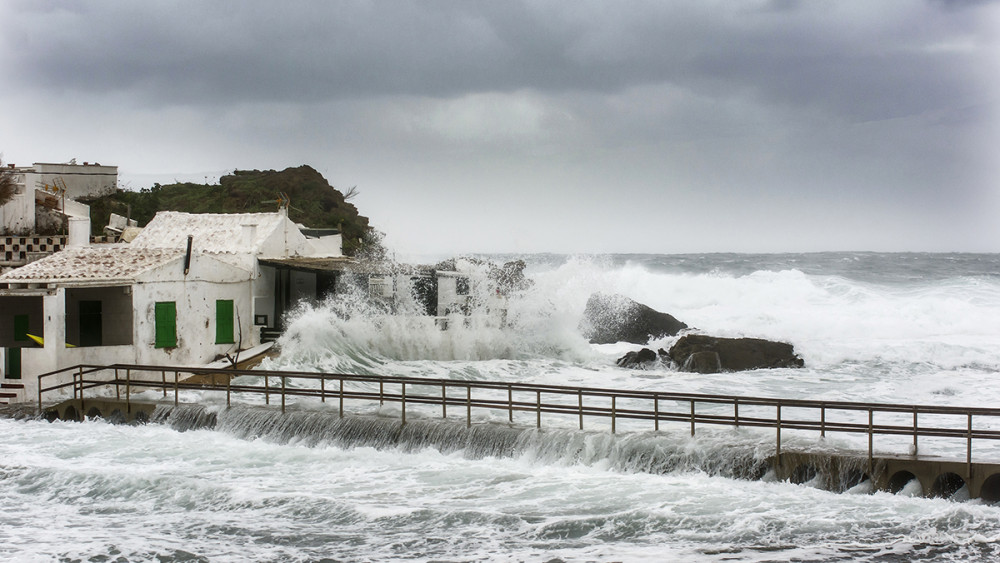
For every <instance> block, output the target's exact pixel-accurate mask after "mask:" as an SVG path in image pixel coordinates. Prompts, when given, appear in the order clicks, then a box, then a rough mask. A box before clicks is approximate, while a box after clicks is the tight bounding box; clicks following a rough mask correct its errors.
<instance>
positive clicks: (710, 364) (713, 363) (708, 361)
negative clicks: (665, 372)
mask: <svg viewBox="0 0 1000 563" xmlns="http://www.w3.org/2000/svg"><path fill="white" fill-rule="evenodd" d="M681 370H682V371H689V372H692V373H719V372H721V371H722V358H720V357H719V353H718V352H713V351H711V350H703V351H701V352H695V353H694V354H691V355H690V356H688V357H687V359H686V360H684V365H683V366H681Z"/></svg>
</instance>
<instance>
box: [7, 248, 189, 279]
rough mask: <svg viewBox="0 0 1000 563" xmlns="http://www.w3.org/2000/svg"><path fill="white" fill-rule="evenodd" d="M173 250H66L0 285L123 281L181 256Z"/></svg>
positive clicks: (14, 273)
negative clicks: (6, 283) (8, 283)
mask: <svg viewBox="0 0 1000 563" xmlns="http://www.w3.org/2000/svg"><path fill="white" fill-rule="evenodd" d="M183 255H184V252H183V251H181V250H174V249H149V248H130V247H123V246H117V245H115V246H84V247H77V248H67V249H66V250H63V251H62V252H56V253H55V254H52V255H51V256H48V257H46V258H43V259H42V260H38V261H37V262H32V263H30V264H28V265H26V266H22V267H20V268H17V269H15V270H11V271H10V272H7V273H6V274H4V275H2V276H0V282H39V283H41V282H49V281H91V280H92V281H110V280H115V281H117V280H121V281H127V280H132V279H135V278H136V277H137V276H138V275H139V274H141V273H142V272H145V271H147V270H149V269H152V268H155V267H157V266H161V265H163V264H166V263H168V262H170V261H172V260H176V259H177V258H179V257H182V256H183Z"/></svg>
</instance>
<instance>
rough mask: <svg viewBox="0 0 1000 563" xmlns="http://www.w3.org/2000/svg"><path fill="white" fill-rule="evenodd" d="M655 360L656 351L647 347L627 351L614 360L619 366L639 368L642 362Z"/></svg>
mask: <svg viewBox="0 0 1000 563" xmlns="http://www.w3.org/2000/svg"><path fill="white" fill-rule="evenodd" d="M656 360H657V356H656V352H654V351H652V350H650V349H649V348H643V349H642V350H639V351H638V352H629V353H627V354H625V355H624V356H622V357H620V358H618V361H617V362H616V363H617V364H618V367H621V368H641V367H642V366H643V364H646V363H649V362H655V361H656Z"/></svg>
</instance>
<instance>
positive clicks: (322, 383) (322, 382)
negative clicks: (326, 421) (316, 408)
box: [319, 375, 326, 403]
mask: <svg viewBox="0 0 1000 563" xmlns="http://www.w3.org/2000/svg"><path fill="white" fill-rule="evenodd" d="M319 402H321V403H325V402H326V376H325V375H323V376H320V378H319Z"/></svg>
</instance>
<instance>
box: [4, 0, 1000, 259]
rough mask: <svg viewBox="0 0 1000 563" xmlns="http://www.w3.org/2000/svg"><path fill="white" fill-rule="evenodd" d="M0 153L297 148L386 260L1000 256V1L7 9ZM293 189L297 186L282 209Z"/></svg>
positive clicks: (105, 155) (202, 175)
mask: <svg viewBox="0 0 1000 563" xmlns="http://www.w3.org/2000/svg"><path fill="white" fill-rule="evenodd" d="M0 22H3V32H2V33H0V68H2V69H3V77H4V78H3V81H4V84H3V87H2V88H0V153H2V154H3V157H4V161H5V162H13V163H16V164H19V165H22V164H30V163H31V162H36V161H37V162H65V161H68V160H69V159H71V158H76V159H77V160H78V161H79V162H83V161H91V162H94V161H98V162H101V163H102V164H117V165H118V166H119V170H120V174H121V179H122V181H123V185H125V186H128V187H131V188H132V189H139V188H143V187H148V186H150V185H152V183H153V182H160V183H169V182H173V181H175V180H183V181H198V182H204V181H209V182H215V181H216V180H217V178H218V177H219V176H220V175H222V174H225V173H227V172H231V171H232V170H233V169H279V170H280V169H283V168H285V167H289V166H298V165H301V164H308V165H310V166H312V167H314V168H316V169H317V170H319V171H320V172H321V173H322V174H323V175H324V176H325V177H326V178H327V179H328V180H329V181H330V182H331V183H332V184H333V185H334V186H336V187H338V188H340V189H342V190H344V189H346V188H349V187H351V186H357V188H358V190H359V191H360V194H359V195H358V196H357V197H356V198H355V199H354V200H353V202H354V203H355V204H356V205H357V206H358V207H359V208H360V210H361V212H362V213H363V214H365V215H367V216H369V217H370V218H371V221H372V224H373V225H374V226H375V227H377V228H378V229H380V230H381V231H384V232H385V233H386V235H387V241H388V243H389V244H390V245H391V246H392V247H393V248H395V249H396V250H397V251H399V252H400V253H404V254H406V253H411V254H433V253H443V254H446V253H458V252H568V253H604V252H661V253H682V252H716V251H721V252H726V251H733V252H785V251H825V250H876V251H986V252H998V251H1000V158H998V157H1000V143H998V141H1000V126H998V124H1000V112H998V105H1000V4H998V3H996V2H987V1H966V2H962V1H957V0H953V1H945V0H912V1H903V0H900V1H878V2H873V1H870V0H862V1H849V0H844V1H824V0H815V1H797V0H769V1H763V0H748V1H735V0H734V1H715V0H691V1H684V0H678V1H662V0H657V1H650V2H644V1H640V0H632V1H627V2H621V1H610V0H609V1H603V2H591V1H586V0H584V1H573V2H569V1H565V0H563V1H556V2H549V1H541V0H539V1H530V2H514V1H496V0H492V1H484V2H475V1H454V2H446V1H434V0H430V1H424V2H407V1H383V2H375V1H344V2H325V1H324V2H320V1H315V2H288V3H282V2H273V1H269V2H264V1H260V0H242V1H238V2H237V1H230V2H204V1H200V0H199V1H170V2H166V1H143V2H127V1H112V0H82V1H75V0H73V1H71V0H62V1H60V0H4V1H3V2H0ZM292 205H293V206H294V205H295V202H294V201H293V202H292Z"/></svg>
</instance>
